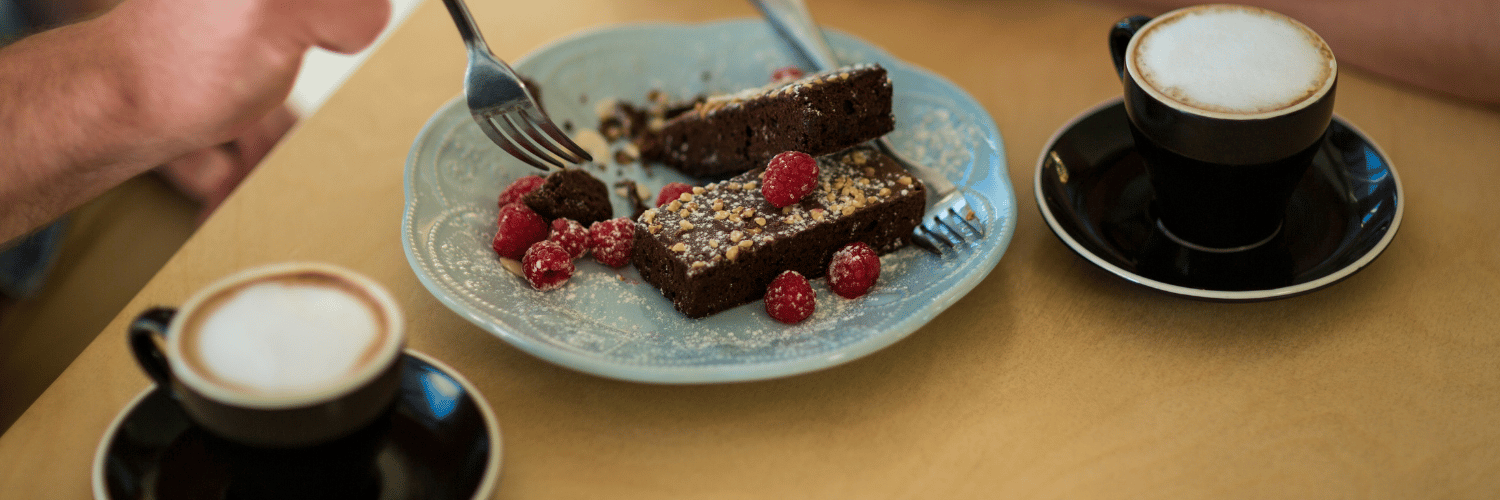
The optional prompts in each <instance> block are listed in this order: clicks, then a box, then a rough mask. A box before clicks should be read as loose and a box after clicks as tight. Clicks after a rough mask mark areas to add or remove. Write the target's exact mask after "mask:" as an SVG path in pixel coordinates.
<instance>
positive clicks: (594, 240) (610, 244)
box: [589, 217, 635, 267]
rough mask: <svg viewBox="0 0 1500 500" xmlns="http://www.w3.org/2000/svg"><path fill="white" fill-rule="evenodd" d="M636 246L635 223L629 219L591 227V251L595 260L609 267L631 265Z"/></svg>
mask: <svg viewBox="0 0 1500 500" xmlns="http://www.w3.org/2000/svg"><path fill="white" fill-rule="evenodd" d="M634 246H635V222H632V221H631V220H630V219H629V218H627V217H617V218H614V219H610V220H606V221H599V222H595V223H594V224H593V225H591V226H589V250H592V251H593V252H594V260H597V261H599V263H600V264H604V265H606V266H609V267H622V266H624V265H626V264H629V263H630V250H631V248H632V247H634Z"/></svg>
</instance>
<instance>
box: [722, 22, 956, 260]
mask: <svg viewBox="0 0 1500 500" xmlns="http://www.w3.org/2000/svg"><path fill="white" fill-rule="evenodd" d="M750 1H751V3H754V4H755V6H756V7H759V8H760V11H761V13H762V14H764V15H765V16H766V20H767V21H769V22H770V23H771V26H773V27H775V28H776V32H777V33H780V34H781V37H782V38H784V39H786V41H787V42H788V43H790V44H791V45H792V47H794V48H796V49H797V50H798V51H799V52H801V53H802V56H803V57H804V58H806V59H807V60H808V61H809V62H811V63H812V64H813V66H816V67H815V68H813V69H814V70H816V71H823V70H829V69H834V68H837V67H839V61H838V57H837V56H835V55H834V53H833V49H832V48H830V47H829V46H828V41H827V40H825V39H824V38H823V32H822V31H821V30H819V29H818V25H817V24H816V23H814V22H813V20H812V14H811V13H809V12H808V10H807V4H805V3H803V0H750ZM875 145H876V147H878V148H880V151H881V152H882V153H885V154H886V155H888V156H890V157H891V158H893V159H895V160H896V162H897V163H899V164H901V166H903V167H906V170H907V171H908V172H911V173H912V174H914V175H916V176H917V178H918V179H921V180H922V183H923V184H926V185H927V189H928V192H929V193H931V196H932V197H935V198H936V199H937V201H935V202H933V203H931V204H930V205H928V207H927V213H926V214H924V215H923V216H922V223H921V224H919V225H917V228H916V229H914V230H913V231H912V235H911V236H912V241H913V242H914V243H916V244H917V246H920V247H922V248H924V249H927V251H929V252H932V253H934V254H938V255H942V254H943V253H944V252H945V251H948V250H957V249H959V248H961V247H963V246H966V243H967V242H968V241H969V240H970V239H974V238H983V237H984V224H985V221H984V220H983V218H982V217H980V216H979V214H977V213H975V212H974V210H973V209H972V208H971V207H969V200H968V199H966V198H964V195H963V193H962V192H961V191H959V190H958V187H957V186H954V185H953V183H952V182H950V181H949V180H948V178H947V177H946V176H944V175H943V174H942V172H938V171H937V170H934V169H932V168H931V167H928V166H926V165H922V164H920V163H916V162H913V161H911V160H909V159H907V158H906V157H905V156H902V155H901V154H900V153H897V152H896V149H895V148H893V147H891V145H890V142H889V141H887V140H886V138H885V137H883V136H882V137H880V138H879V139H876V140H875Z"/></svg>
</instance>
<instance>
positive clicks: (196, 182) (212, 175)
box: [157, 147, 244, 208]
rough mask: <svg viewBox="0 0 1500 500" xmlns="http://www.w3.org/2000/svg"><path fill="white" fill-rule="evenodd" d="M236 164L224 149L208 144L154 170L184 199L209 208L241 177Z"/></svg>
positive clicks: (222, 199) (227, 150) (231, 155)
mask: <svg viewBox="0 0 1500 500" xmlns="http://www.w3.org/2000/svg"><path fill="white" fill-rule="evenodd" d="M237 163H238V162H237V159H236V158H235V156H234V154H232V153H231V152H230V150H229V149H228V148H224V147H211V148H203V149H200V150H197V151H194V152H191V153H188V154H186V155H183V156H181V157H179V158H177V159H175V160H172V161H170V162H167V164H165V165H162V166H161V167H159V168H158V169H157V173H160V174H161V175H162V177H164V178H166V180H167V182H169V183H171V184H172V186H173V187H175V188H177V190H178V191H181V192H182V194H184V195H187V197H188V198H191V199H192V200H193V201H196V202H199V203H201V204H203V205H204V207H205V208H211V207H214V206H218V204H219V203H220V202H222V201H224V198H225V197H226V196H229V192H230V191H232V190H233V189H234V186H235V185H236V184H238V183H239V180H240V179H241V178H243V177H244V175H243V174H242V173H241V172H238V170H239V168H238V167H237Z"/></svg>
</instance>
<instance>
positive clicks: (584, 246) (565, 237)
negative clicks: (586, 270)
mask: <svg viewBox="0 0 1500 500" xmlns="http://www.w3.org/2000/svg"><path fill="white" fill-rule="evenodd" d="M547 241H551V242H554V243H557V244H558V245H560V246H562V249H563V250H567V251H568V255H570V256H572V258H575V259H576V258H579V257H583V254H585V253H587V252H588V251H589V230H587V229H584V228H583V224H579V223H578V221H575V220H573V219H568V218H563V217H558V218H556V219H552V233H551V234H549V235H547Z"/></svg>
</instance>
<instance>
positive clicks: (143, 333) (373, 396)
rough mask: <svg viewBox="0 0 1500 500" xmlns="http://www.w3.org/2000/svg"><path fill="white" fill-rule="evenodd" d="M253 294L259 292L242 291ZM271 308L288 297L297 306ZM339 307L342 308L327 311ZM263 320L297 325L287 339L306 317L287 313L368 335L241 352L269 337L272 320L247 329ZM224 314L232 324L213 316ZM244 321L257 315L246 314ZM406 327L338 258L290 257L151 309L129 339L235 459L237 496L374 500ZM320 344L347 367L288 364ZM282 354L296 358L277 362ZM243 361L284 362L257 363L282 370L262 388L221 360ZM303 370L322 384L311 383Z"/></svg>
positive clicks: (232, 490)
mask: <svg viewBox="0 0 1500 500" xmlns="http://www.w3.org/2000/svg"><path fill="white" fill-rule="evenodd" d="M252 293H254V294H257V295H255V296H254V297H253V298H249V299H242V297H248V296H249V294H252ZM278 294H281V295H278ZM268 297H269V298H268ZM262 304H268V305H273V306H274V305H278V304H291V305H290V306H288V308H289V309H291V310H290V311H289V310H281V309H277V307H265V308H262V307H260V305H262ZM338 304H342V305H343V306H344V309H343V311H342V312H343V313H344V314H336V315H332V316H331V318H332V319H326V318H324V317H321V316H318V315H326V314H325V312H326V311H327V310H329V309H337V308H334V307H330V306H332V305H338ZM231 308H233V309H232V312H231ZM305 311H314V312H311V313H306V314H302V313H303V312H305ZM351 311H354V313H353V314H347V313H349V312H351ZM358 311H363V312H364V313H359V312H358ZM221 313H222V314H223V315H222V316H220V314H221ZM299 314H301V315H299ZM260 316H264V317H268V318H276V319H277V320H278V321H280V322H277V321H269V322H266V323H265V324H269V325H273V326H279V327H281V331H283V332H285V331H289V330H293V331H297V332H298V333H299V335H296V336H288V337H283V338H286V339H289V341H292V342H295V341H297V340H298V339H299V338H301V337H302V335H301V334H302V333H304V332H303V330H304V328H303V327H304V326H307V325H306V324H293V323H288V322H287V321H294V320H286V321H282V320H285V319H286V318H303V317H312V318H315V319H316V322H317V323H316V324H317V325H319V326H320V327H325V330H324V331H327V330H340V329H342V326H339V323H340V322H343V321H347V319H348V318H353V321H349V322H350V323H353V324H354V325H353V326H351V327H349V328H347V329H348V330H350V331H357V332H362V333H361V334H359V335H357V336H349V335H330V336H329V338H331V339H339V340H343V339H346V338H356V339H359V340H360V341H361V342H360V343H359V345H348V344H346V343H343V342H324V344H323V345H321V346H316V347H314V346H310V345H301V344H292V346H293V348H291V349H286V348H283V346H276V348H274V349H273V348H266V349H265V350H264V352H260V353H250V352H248V351H252V350H254V349H239V348H241V347H242V346H246V345H265V344H266V343H265V342H261V341H263V340H265V339H267V338H270V337H271V336H272V335H271V334H270V333H269V332H268V330H269V329H268V328H248V327H246V328H241V327H243V326H245V325H247V324H250V323H259V321H258V320H257V317H260ZM216 317H217V318H221V319H222V321H223V322H222V323H214V318H216ZM246 319H250V320H255V321H240V320H246ZM221 325H227V328H225V327H222V326H221ZM329 325H334V326H329ZM403 329H404V323H403V320H402V318H401V313H400V310H399V309H398V307H397V305H396V303H395V300H394V299H393V298H391V296H390V294H389V293H388V292H387V291H385V289H384V288H382V287H380V286H379V285H378V284H376V283H375V282H373V281H371V280H369V279H368V278H365V277H363V276H360V275H358V274H355V273H353V272H351V271H348V270H345V269H341V268H338V267H334V266H329V265H325V264H311V263H290V264H277V265H271V266H265V267H259V268H254V269H248V270H245V271H242V272H240V273H237V274H234V275H232V276H229V277H226V278H224V279H222V280H220V281H218V282H216V283H214V284H212V285H210V286H208V287H206V288H204V289H203V290H201V291H199V292H198V293H197V294H195V295H193V297H192V298H190V299H188V300H187V301H186V302H185V303H184V304H183V305H182V306H181V307H180V308H165V307H163V308H154V309H151V310H148V311H146V312H144V313H142V314H141V315H140V316H139V317H137V319H136V320H135V321H134V322H133V323H132V324H131V326H130V337H129V339H130V347H131V349H132V351H133V352H134V354H135V356H136V360H137V361H138V362H139V363H140V365H141V368H142V370H143V371H145V372H146V374H147V375H149V376H150V377H151V378H152V379H153V380H154V381H155V382H156V383H157V385H158V387H160V388H161V390H164V391H166V393H167V394H168V395H169V396H170V397H171V398H172V399H173V400H174V401H175V402H176V403H177V404H178V405H180V406H181V408H182V410H183V412H184V413H185V414H186V415H187V417H188V419H189V420H191V421H192V422H193V423H194V424H195V425H196V426H197V427H198V428H199V429H201V430H203V431H204V434H205V436H207V439H206V440H205V442H206V444H207V445H208V446H207V449H208V451H209V452H210V453H211V454H212V455H213V457H214V458H215V459H217V460H220V461H222V462H223V463H224V464H225V465H226V467H227V469H228V471H229V472H230V476H231V484H229V485H228V487H227V489H226V494H227V495H228V497H230V498H289V499H295V498H374V497H376V496H377V495H378V493H379V482H380V478H379V476H378V472H377V469H378V468H377V464H376V462H375V460H376V454H377V453H378V451H379V450H380V449H381V448H382V447H383V445H384V443H385V439H386V436H387V434H388V432H387V431H388V430H389V427H390V418H391V414H392V412H393V411H394V408H395V404H396V397H397V395H398V392H399V389H400V384H401V370H402V367H403V366H404V364H403V363H402V360H401V354H402V352H403V346H404V343H405V339H404V331H403ZM214 332H216V333H214ZM306 333H310V334H312V335H316V334H318V331H317V329H316V328H314V329H311V330H308V331H307V332H306ZM215 342H219V343H220V345H221V346H222V345H225V344H226V343H227V345H229V346H230V347H231V348H230V349H222V348H219V349H217V351H216V352H209V351H213V350H214V348H209V347H205V346H207V345H209V344H213V343H215ZM319 349H322V350H324V351H326V352H330V353H332V354H331V356H328V357H327V358H326V359H330V360H332V361H330V363H332V364H338V363H339V362H340V361H342V362H343V363H344V364H346V365H347V367H348V368H347V369H346V370H341V371H332V372H323V371H321V370H324V369H325V368H326V367H327V366H326V365H327V364H329V363H324V364H323V365H320V366H310V365H309V364H307V363H300V364H299V363H294V362H291V360H292V356H294V355H300V353H304V352H307V351H316V350H319ZM344 350H347V351H348V352H350V353H358V354H347V355H346V353H345V351H344ZM225 352H227V353H228V355H227V356H226V355H225V354H224V353H225ZM205 353H208V354H205ZM242 353H243V354H242ZM277 353H293V354H291V355H287V356H284V357H285V358H286V359H277V358H276V357H275V356H276V354H277ZM241 355H243V358H240V357H237V356H241ZM241 359H255V360H258V361H266V362H281V361H286V362H285V364H284V365H275V366H276V369H274V370H271V371H269V372H267V371H257V370H254V369H251V370H250V373H251V374H254V375H261V374H262V373H274V374H275V375H276V377H275V381H276V384H277V385H275V386H257V385H255V384H254V383H252V382H247V381H246V380H247V378H246V377H241V376H239V375H237V374H235V373H233V370H228V369H226V368H225V367H224V366H222V365H224V364H226V360H227V363H228V364H231V365H233V363H235V362H238V361H239V360H241ZM311 359H317V360H320V361H322V360H324V359H325V358H322V357H315V358H311ZM216 363H218V365H216ZM263 366H266V365H265V364H264V363H263V364H260V365H254V366H253V368H259V367H263ZM299 366H301V367H304V368H302V369H301V370H303V371H302V372H299V371H298V370H299V368H297V367H299ZM340 366H344V365H340ZM237 369H238V370H239V371H240V372H241V373H243V372H245V371H246V370H247V369H246V368H243V367H239V368H237ZM303 373H307V376H306V378H308V379H316V380H315V381H308V382H306V383H303V382H305V381H304V380H302V379H301V378H299V377H302V375H303ZM315 375H316V376H315ZM252 378H253V377H252ZM288 380H289V381H290V382H289V383H288V382H286V381H288Z"/></svg>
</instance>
